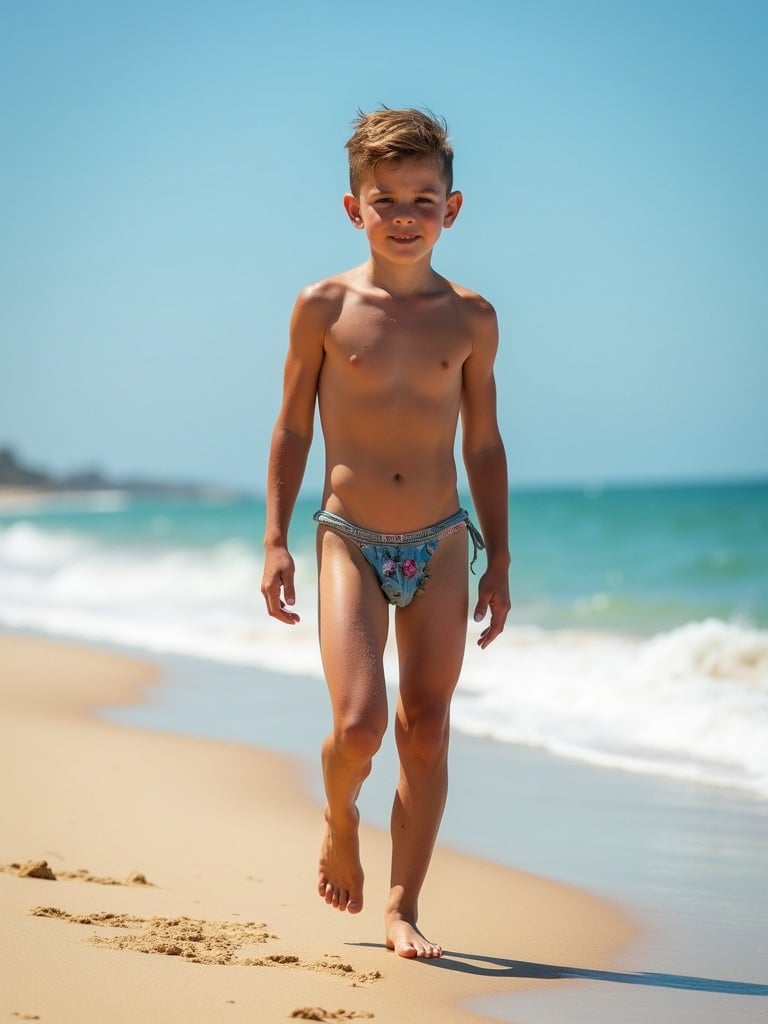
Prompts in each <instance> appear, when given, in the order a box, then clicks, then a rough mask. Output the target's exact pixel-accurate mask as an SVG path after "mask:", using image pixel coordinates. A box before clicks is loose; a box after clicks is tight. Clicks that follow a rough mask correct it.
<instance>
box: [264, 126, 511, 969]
mask: <svg viewBox="0 0 768 1024" xmlns="http://www.w3.org/2000/svg"><path fill="white" fill-rule="evenodd" d="M347 149H348V150H349V162H350V192H349V193H348V194H347V195H345V196H344V209H345V210H346V212H347V215H348V217H349V219H350V221H351V222H352V224H353V225H354V226H355V227H356V228H357V229H358V230H360V231H364V232H365V234H366V236H367V239H368V244H369V247H370V256H369V258H368V259H367V260H366V261H365V263H363V264H362V265H361V266H359V267H355V268H354V269H353V270H348V271H345V272H344V273H342V274H339V275H337V276H336V277H330V278H328V279H327V280H325V281H321V282H319V283H318V284H313V285H310V286H309V287H308V288H306V289H304V291H303V292H302V293H301V294H300V295H299V298H298V300H297V302H296V306H295V308H294V311H293V316H292V319H291V328H290V344H289V349H288V355H287V359H286V363H285V377H284V392H283V401H282V406H281V409H280V413H279V415H278V419H277V423H276V425H275V429H274V433H273V436H272V446H271V451H270V459H269V470H268V481H267V529H266V537H265V567H264V579H263V583H262V592H263V594H264V596H265V599H266V602H267V607H268V609H269V614H270V615H272V616H274V617H275V618H276V619H279V620H280V621H282V622H284V623H286V624H288V625H291V624H293V623H296V622H298V620H299V616H298V615H297V614H296V613H295V611H293V610H292V608H293V605H294V603H295V589H294V563H293V560H292V558H291V555H290V553H289V550H288V527H289V522H290V518H291V514H292V512H293V508H294V504H295V501H296V498H297V496H298V492H299V487H300V484H301V480H302V477H303V474H304V468H305V465H306V459H307V455H308V452H309V448H310V443H311V440H312V428H313V419H314V410H315V402H316V401H317V402H318V405H319V410H320V421H321V425H322V434H323V438H324V442H325V458H326V470H325V483H324V488H323V504H322V510H320V511H319V512H318V513H317V515H316V517H315V518H316V519H317V520H318V523H319V525H318V531H317V558H318V575H319V629H320V649H321V654H322V661H323V668H324V672H325V675H326V679H327V683H328V690H329V693H330V700H331V707H332V712H333V730H332V732H331V734H330V736H328V738H327V739H326V740H325V743H324V745H323V750H322V765H323V775H324V780H325V791H326V798H327V807H326V810H325V819H326V827H325V831H324V835H323V841H322V847H321V851H320V865H319V878H318V891H319V893H320V896H321V897H322V898H323V899H324V900H325V902H326V903H328V904H329V905H330V906H333V907H336V908H338V909H339V910H347V911H349V913H351V914H356V913H359V912H360V911H361V910H362V908H363V869H362V866H361V863H360V857H359V847H358V823H359V816H358V810H357V805H356V801H357V797H358V794H359V792H360V789H361V787H362V784H363V782H364V780H365V778H366V777H367V775H368V773H369V772H370V769H371V761H372V758H373V756H374V754H375V753H376V751H377V750H378V748H379V745H380V744H381V740H382V737H383V734H384V731H385V729H386V727H387V694H386V688H385V680H384V669H383V652H384V645H385V642H386V639H387V632H388V629H389V620H390V616H389V605H390V603H392V604H394V605H396V609H395V612H394V629H395V637H396V641H397V652H398V661H399V675H400V686H399V695H398V701H397V709H396V716H395V737H396V743H397V749H398V754H399V758H400V777H399V781H398V784H397V791H396V793H395V799H394V806H393V808H392V824H391V834H392V867H391V880H390V885H391V888H390V893H389V900H388V902H387V905H386V910H385V935H386V943H387V946H388V947H389V948H390V949H394V950H395V951H396V952H397V953H398V954H400V956H403V957H438V956H441V954H442V949H441V947H440V946H439V945H437V944H436V943H435V942H432V941H430V940H429V939H427V938H426V937H425V936H424V934H423V933H422V932H421V931H420V929H419V928H418V927H417V919H418V898H419V893H420V891H421V887H422V884H423V882H424V879H425V876H426V873H427V868H428V866H429V862H430V858H431V855H432V849H433V846H434V843H435V838H436V836H437V831H438V827H439V824H440V819H441V817H442V813H443V808H444V805H445V798H446V792H447V787H448V775H447V754H448V735H449V711H450V703H451V696H452V694H453V691H454V688H455V686H456V683H457V681H458V678H459V672H460V669H461V664H462V657H463V654H464V647H465V642H466V633H467V617H468V610H469V588H468V573H467V560H468V557H469V550H468V549H469V545H470V544H471V545H472V546H473V551H475V552H476V547H477V546H481V545H482V539H481V538H480V537H479V535H478V533H477V531H476V529H475V528H474V527H473V526H472V524H471V523H469V521H468V517H467V515H466V513H464V512H463V511H462V510H461V509H460V506H459V496H458V491H457V475H456V465H455V460H454V440H455V436H456V431H457V427H458V421H459V417H460V418H461V427H462V454H463V459H464V464H465V466H466V471H467V479H468V481H469V485H470V490H471V493H472V499H473V502H474V506H475V509H476V512H477V517H478V519H479V524H480V528H481V533H482V537H483V538H484V541H485V548H486V560H487V568H486V571H485V573H484V574H483V575H482V577H481V578H480V580H479V584H478V599H477V603H476V605H475V608H474V620H475V621H476V622H481V621H482V620H483V619H485V617H486V615H487V614H488V613H489V612H490V620H489V622H488V624H487V625H486V626H485V628H484V629H483V630H482V632H481V633H480V636H479V639H478V644H479V646H480V647H481V648H486V647H487V646H488V644H490V643H491V641H492V640H494V639H495V637H497V636H498V634H499V633H500V632H501V630H502V629H503V628H504V622H505V619H506V617H507V612H508V610H509V584H508V570H509V551H508V541H507V507H508V505H507V503H508V497H507V469H506V457H505V453H504V445H503V442H502V439H501V436H500V433H499V428H498V424H497V420H496V389H495V383H494V374H493V364H494V357H495V354H496V348H497V341H498V335H497V326H496V316H495V313H494V310H493V308H492V307H491V306H490V305H489V303H488V302H486V301H485V299H483V298H482V297H481V296H479V295H477V294H475V293H474V292H471V291H469V290H468V289H466V288H463V287H461V286H460V285H457V284H453V283H452V282H450V281H448V280H446V279H445V278H444V277H441V276H440V275H439V274H438V273H437V272H436V271H435V270H434V269H433V268H432V263H431V258H432V249H433V248H434V246H435V243H436V242H437V240H438V238H439V237H440V233H441V231H442V230H443V228H449V227H451V226H452V224H453V222H454V221H455V220H456V217H457V216H458V213H459V210H460V209H461V205H462V195H461V193H460V192H456V191H453V190H452V156H453V153H452V149H451V146H450V144H449V143H448V141H447V137H446V131H445V125H444V123H443V122H441V121H439V120H437V119H435V118H434V117H432V116H431V115H428V114H425V113H422V112H421V111H418V110H388V109H386V108H384V109H382V110H377V111H375V112H373V113H371V114H362V115H360V117H359V118H358V120H357V121H356V123H355V133H354V134H353V136H352V138H351V139H350V140H349V142H348V143H347ZM404 534H405V535H412V536H402V535H404Z"/></svg>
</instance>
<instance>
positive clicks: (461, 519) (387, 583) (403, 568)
mask: <svg viewBox="0 0 768 1024" xmlns="http://www.w3.org/2000/svg"><path fill="white" fill-rule="evenodd" d="M312 518H313V519H314V520H315V522H316V523H322V524H323V525H324V526H328V527H330V528H331V529H332V530H335V531H336V532H337V533H340V534H341V535H342V536H344V537H348V538H349V539H350V540H351V541H353V542H354V543H355V544H357V546H358V547H359V548H360V550H361V551H362V553H363V555H364V557H365V558H366V560H367V561H368V562H369V563H370V565H371V566H372V567H373V570H374V572H375V573H376V575H377V577H378V580H379V583H380V584H381V589H382V590H383V591H384V594H385V595H386V597H387V600H388V601H389V602H390V604H394V605H396V606H397V607H398V608H405V607H406V605H409V604H410V603H411V601H412V600H413V598H414V597H415V596H416V595H417V594H420V593H422V591H423V589H424V585H425V583H426V581H427V580H428V579H429V571H428V566H429V561H430V559H431V558H432V556H433V555H434V553H435V551H437V545H438V542H439V541H440V540H441V539H442V538H443V537H447V536H449V534H451V533H455V532H456V531H457V530H461V529H463V528H464V527H466V529H467V532H468V533H469V536H470V538H471V540H472V547H473V552H472V561H471V562H470V569H471V570H472V572H474V565H475V561H476V560H477V552H478V550H481V551H482V550H483V549H484V548H485V542H484V541H483V538H482V536H481V534H480V531H479V530H478V529H477V527H476V526H475V525H474V523H473V522H472V521H471V520H470V518H469V513H468V512H467V511H466V510H465V509H463V508H461V509H459V511H458V512H456V513H454V515H452V516H449V517H448V518H447V519H443V520H442V521H441V522H439V523H435V524H434V526H427V527H425V528H424V529H423V530H414V531H413V532H412V533H376V532H375V531H373V530H365V529H363V527H361V526H355V524H354V523H350V522H348V521H347V520H346V519H342V517H341V516H337V515H336V514H335V513H333V512H326V511H325V509H322V508H321V509H318V511H317V512H315V514H314V516H313V517H312Z"/></svg>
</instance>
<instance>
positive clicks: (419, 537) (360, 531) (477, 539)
mask: <svg viewBox="0 0 768 1024" xmlns="http://www.w3.org/2000/svg"><path fill="white" fill-rule="evenodd" d="M312 518H313V519H314V520H315V522H316V523H323V524H324V525H325V526H330V527H332V528H333V529H334V530H337V531H338V532H339V533H343V534H344V535H345V536H346V537H349V538H350V539H351V540H353V541H355V543H356V544H358V545H360V546H361V547H362V546H363V545H365V544H396V545H403V546H406V545H412V544H428V543H429V542H430V541H436V540H439V539H440V538H441V537H445V536H446V535H447V534H450V533H453V532H454V531H456V530H459V529H461V527H462V526H466V528H467V533H468V534H469V536H470V537H471V538H472V548H473V551H472V561H471V562H470V568H472V567H473V566H474V564H475V562H476V561H477V552H478V550H480V551H482V550H483V549H484V548H485V541H484V540H483V538H482V535H481V533H480V531H479V530H478V528H477V527H476V526H475V524H474V523H473V522H472V520H471V519H470V518H469V513H468V512H467V510H466V509H463V508H460V509H459V511H458V512H454V514H453V515H452V516H448V518H447V519H442V520H441V521H440V522H439V523H434V524H433V525H432V526H425V527H424V529H423V530H413V531H411V532H410V533H376V531H375V530H366V529H364V528H363V527H362V526H355V524H354V523H350V522H348V521H347V520H346V519H343V518H342V517H341V516H337V515H336V514H335V513H334V512H326V511H325V509H324V508H321V509H318V510H317V512H315V514H314V515H313V516H312Z"/></svg>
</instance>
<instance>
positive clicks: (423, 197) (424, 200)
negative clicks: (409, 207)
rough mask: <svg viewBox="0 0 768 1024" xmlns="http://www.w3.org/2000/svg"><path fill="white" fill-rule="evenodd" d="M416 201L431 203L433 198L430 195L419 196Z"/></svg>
mask: <svg viewBox="0 0 768 1024" xmlns="http://www.w3.org/2000/svg"><path fill="white" fill-rule="evenodd" d="M416 202H417V203H429V204H430V205H431V203H432V200H431V199H430V198H429V196H419V198H418V199H417V200H416Z"/></svg>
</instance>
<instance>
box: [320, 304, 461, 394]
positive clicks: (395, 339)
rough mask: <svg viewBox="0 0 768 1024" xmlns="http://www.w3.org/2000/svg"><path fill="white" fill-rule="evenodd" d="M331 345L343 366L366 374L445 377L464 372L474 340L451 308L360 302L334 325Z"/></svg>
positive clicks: (331, 352)
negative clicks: (406, 307)
mask: <svg viewBox="0 0 768 1024" xmlns="http://www.w3.org/2000/svg"><path fill="white" fill-rule="evenodd" d="M326 348H327V349H328V352H329V355H331V357H332V358H334V361H336V362H337V364H338V368H339V369H340V370H341V369H342V368H343V367H344V366H346V367H347V368H348V369H349V370H350V371H354V372H355V373H356V374H357V375H359V376H361V377H365V376H368V375H373V376H374V377H376V376H378V377H380V378H381V377H383V378H388V379H391V378H395V379H397V378H400V377H402V378H403V379H411V378H412V377H413V376H414V375H420V376H422V377H426V378H431V377H433V376H434V377H435V378H436V379H439V378H445V377H452V376H453V375H454V374H460V373H461V368H462V365H463V363H464V360H465V359H466V358H467V356H468V355H469V353H470V351H471V340H470V339H469V338H468V337H466V332H463V331H462V330H461V325H460V323H458V322H457V317H456V316H455V315H453V316H451V309H450V308H443V309H440V308H432V309H430V310H425V311H413V310H407V311H399V310H397V309H393V310H384V309H381V308H378V307H366V306H356V307H354V308H353V309H351V310H349V311H346V312H344V313H342V315H341V316H340V317H339V319H338V320H337V322H336V323H335V324H333V326H332V327H331V329H330V331H329V337H328V338H327V344H326Z"/></svg>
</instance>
